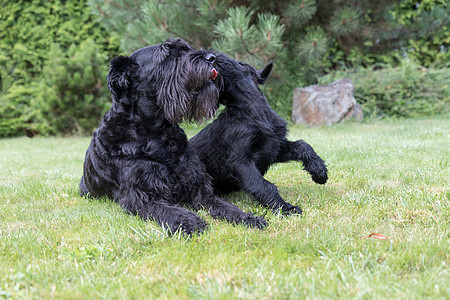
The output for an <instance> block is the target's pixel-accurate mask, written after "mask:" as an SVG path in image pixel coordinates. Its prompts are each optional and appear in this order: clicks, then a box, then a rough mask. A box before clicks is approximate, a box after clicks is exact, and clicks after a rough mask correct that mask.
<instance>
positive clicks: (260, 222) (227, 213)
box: [194, 195, 269, 229]
mask: <svg viewBox="0 0 450 300" xmlns="http://www.w3.org/2000/svg"><path fill="white" fill-rule="evenodd" d="M194 208H196V209H200V208H205V209H206V210H208V213H209V215H210V216H211V217H213V218H216V219H224V220H227V221H228V222H230V223H235V224H244V225H247V226H249V227H252V228H258V229H263V228H264V227H266V226H267V225H269V224H268V223H267V221H266V220H264V218H263V217H258V216H255V215H253V214H251V213H246V212H244V211H242V210H241V209H240V208H239V207H237V206H235V205H233V204H231V203H229V202H228V201H226V200H224V199H221V198H219V197H217V196H215V195H211V196H210V197H207V198H203V200H202V201H200V202H198V205H196V207H194Z"/></svg>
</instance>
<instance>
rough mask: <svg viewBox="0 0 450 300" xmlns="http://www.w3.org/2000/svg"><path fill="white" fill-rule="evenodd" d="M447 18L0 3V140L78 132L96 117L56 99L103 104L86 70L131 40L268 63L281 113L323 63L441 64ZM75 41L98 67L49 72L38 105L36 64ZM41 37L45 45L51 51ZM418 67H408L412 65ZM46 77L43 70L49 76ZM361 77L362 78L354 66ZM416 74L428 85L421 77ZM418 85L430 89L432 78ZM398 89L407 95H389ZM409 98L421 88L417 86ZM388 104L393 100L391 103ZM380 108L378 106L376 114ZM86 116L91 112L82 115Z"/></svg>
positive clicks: (267, 2)
mask: <svg viewBox="0 0 450 300" xmlns="http://www.w3.org/2000/svg"><path fill="white" fill-rule="evenodd" d="M87 3H88V4H89V6H88V5H87ZM93 14H95V15H93ZM449 16H450V5H449V4H447V2H446V1H445V0H401V1H396V0H381V1H371V0H339V1H335V0H321V1H317V0H284V1H275V0H226V1H224V0H159V1H147V0H109V1H102V0H67V1H45V0H32V1H25V0H18V1H7V2H2V3H1V4H0V137H1V136H15V135H20V134H25V133H26V134H28V135H30V136H32V135H35V134H36V133H41V134H42V133H57V134H67V133H70V134H73V133H75V132H76V133H81V134H85V133H88V132H90V129H88V127H89V126H92V125H93V124H96V122H97V120H98V116H97V115H95V114H94V115H95V116H94V115H92V114H91V113H90V112H89V111H87V112H86V113H85V114H84V115H82V114H77V113H75V112H77V111H78V110H79V109H84V108H83V107H82V106H79V107H78V108H77V109H75V107H74V109H73V110H70V109H64V110H66V113H64V114H59V113H57V112H56V111H57V110H58V109H61V107H60V106H59V105H62V103H65V104H64V105H70V103H77V104H79V105H81V103H85V105H87V106H88V107H91V105H93V106H94V107H96V108H97V109H99V110H100V111H102V110H103V108H104V105H105V103H103V104H102V103H99V102H98V101H106V102H109V101H107V100H106V99H107V98H108V97H109V93H107V91H106V89H103V88H100V89H99V90H98V91H95V92H92V88H93V87H92V86H91V87H89V86H90V85H94V87H95V86H96V85H95V84H96V83H97V82H102V87H104V78H105V75H106V74H105V73H103V74H102V72H104V71H94V70H101V69H102V68H103V67H106V66H107V63H108V60H109V59H110V58H111V57H113V56H115V55H117V54H119V53H120V52H121V51H123V53H125V54H127V53H130V52H131V51H133V50H135V49H137V48H140V47H142V46H146V45H151V44H156V43H160V42H163V41H164V40H165V39H166V38H167V37H169V36H180V37H183V38H184V39H185V40H186V41H187V42H189V43H190V44H192V45H194V46H195V47H197V48H209V47H213V48H214V49H216V50H219V51H224V52H225V53H227V54H229V55H230V56H232V57H234V58H236V59H239V60H243V61H246V62H249V63H251V64H252V65H254V66H256V67H263V66H264V65H265V64H266V63H267V62H268V61H269V60H272V61H274V63H275V70H274V72H273V74H272V75H271V78H270V80H269V81H268V83H267V84H266V85H265V86H263V87H262V89H263V92H264V93H265V95H266V96H267V98H268V99H269V102H270V104H271V105H272V107H273V108H274V109H275V110H276V111H277V112H278V113H279V114H280V115H282V116H283V117H284V118H285V119H289V115H290V112H291V102H292V90H293V88H295V87H299V86H306V85H309V84H313V83H316V82H318V80H319V78H320V77H321V76H323V75H327V74H330V75H329V76H330V77H333V76H334V75H333V73H335V72H338V73H336V74H342V75H344V74H346V73H345V72H346V70H348V69H353V70H359V71H360V72H363V73H364V72H366V71H365V70H370V69H371V67H372V66H373V65H377V66H378V67H377V68H378V69H380V68H382V69H383V68H385V67H387V68H388V70H386V72H387V73H392V72H391V71H392V70H393V69H395V68H399V69H398V70H400V69H401V68H403V67H404V66H405V65H406V64H405V63H404V61H405V60H406V61H412V62H413V63H415V64H417V65H418V66H421V67H423V68H427V69H429V67H430V66H432V68H431V69H432V70H438V69H440V68H445V67H448V64H447V62H448V61H450V54H449V51H448V50H449V49H448V48H449V45H450V30H449V23H450V17H449ZM87 39H91V40H92V41H94V42H95V45H94V44H92V45H93V46H92V47H96V51H97V52H98V56H96V57H95V58H93V57H91V58H92V59H93V61H95V64H97V63H98V64H101V66H95V67H94V66H92V72H93V73H90V74H89V75H87V74H85V72H88V71H86V70H81V69H80V68H79V67H77V68H78V69H77V70H78V71H77V73H78V74H84V75H83V76H81V77H80V78H81V81H82V82H80V83H79V85H80V86H82V88H80V90H79V91H76V89H78V88H75V87H76V84H74V81H76V78H78V77H70V76H69V75H64V76H63V74H62V71H61V72H60V73H59V75H58V76H60V79H58V80H62V78H65V79H64V80H66V81H67V82H72V83H73V84H74V85H72V87H71V88H70V89H69V90H70V92H68V93H66V94H65V95H64V96H63V98H64V99H61V101H60V103H59V104H58V105H56V107H55V108H50V106H52V105H54V103H53V102H52V101H53V100H49V102H48V105H43V103H44V102H45V101H46V100H47V99H44V98H45V97H44V96H43V95H47V96H48V97H49V98H48V99H55V98H54V97H53V96H55V95H58V93H59V94H60V92H58V91H57V90H58V87H57V85H56V86H54V85H53V84H54V80H56V77H55V76H57V75H55V76H53V75H50V74H45V72H48V70H49V68H50V67H47V68H45V67H44V65H45V64H47V66H49V65H52V64H54V65H57V63H56V62H55V61H56V60H57V58H55V57H53V56H52V55H61V59H62V60H67V59H68V60H71V57H72V56H74V55H75V54H76V53H75V52H76V51H81V52H82V53H83V51H86V50H82V49H81V48H80V47H78V46H79V45H80V44H81V43H83V42H84V41H86V40H87ZM94 42H92V43H94ZM52 44H55V46H53V48H52V49H53V50H51V45H52ZM56 45H58V46H56ZM72 45H73V46H72ZM119 47H120V49H119ZM55 49H59V50H58V51H59V52H55V51H56V50H55ZM69 49H71V50H69ZM74 49H77V50H74ZM69 51H71V54H70V55H69ZM74 51H75V52H74ZM91 54H92V53H91ZM75 56H77V55H75ZM81 56H82V55H81ZM77 57H80V55H78V56H77ZM70 64H71V63H69V62H67V64H66V65H65V66H64V67H63V66H61V68H65V70H66V71H68V72H70V70H73V69H72V68H73V67H74V65H75V64H76V63H75V62H74V63H72V64H71V65H72V66H69V65H70ZM380 66H381V67H380ZM421 67H417V68H416V67H414V68H413V69H414V70H420V69H421ZM389 68H390V69H389ZM342 70H344V71H342ZM396 70H397V69H396ZM89 72H90V71H89ZM342 72H344V73H342ZM367 72H369V71H367ZM399 72H400V71H399ZM403 72H406V70H403ZM400 73H401V72H400ZM352 74H356V73H352ZM376 74H381V73H380V72H377V73H376ZM419 74H421V73H419ZM85 75H86V76H85ZM52 76H53V79H51V78H50V77H52ZM74 76H75V75H74ZM339 76H340V75H339ZM361 76H362V78H365V75H364V74H362V75H361ZM354 77H355V78H358V77H359V76H358V75H354ZM89 78H90V79H92V80H93V81H92V82H91V83H90V84H88V83H87V81H88V79H89ZM58 80H56V81H58ZM64 80H63V81H64ZM380 80H382V79H380ZM439 80H444V82H443V83H442V86H446V85H448V84H449V83H448V81H445V80H448V78H445V77H442V76H441V77H439ZM72 83H71V84H72ZM417 83H418V84H419V83H420V84H422V85H423V84H432V81H430V80H425V81H420V82H417ZM437 85H439V84H437ZM403 87H404V86H401V87H399V89H400V88H403ZM374 88H375V89H374V90H373V93H372V90H371V89H370V88H369V89H366V90H365V93H367V97H365V98H370V99H374V101H375V100H376V101H378V100H379V99H381V98H380V97H378V96H376V95H375V94H376V93H378V92H376V87H374ZM422 88H423V89H427V90H435V91H436V89H434V85H431V86H421V87H420V89H422ZM52 89H54V91H51V90H52ZM86 89H87V94H88V95H94V96H93V97H95V98H96V100H95V101H94V100H92V101H93V102H95V104H93V102H92V101H88V100H87V99H88V98H89V97H90V96H86V98H83V100H81V101H80V99H81V98H80V97H81V96H80V94H81V93H82V92H83V91H86ZM100 90H102V91H103V90H104V92H105V93H106V94H107V96H104V95H101V96H100V94H98V93H100ZM437 91H438V92H436V93H434V95H435V96H433V97H437V99H439V101H444V103H445V101H447V102H448V97H449V95H448V89H437ZM439 93H444V94H439ZM445 93H447V94H445ZM378 94H379V93H378ZM404 94H406V95H407V94H408V93H401V94H396V95H398V96H400V95H404ZM50 95H53V96H50ZM418 95H423V94H422V93H421V92H420V93H418ZM60 96H61V94H60ZM55 97H57V96H55ZM58 97H59V96H58ZM97 98H98V99H97ZM361 99H362V98H361ZM86 101H87V102H89V103H90V104H87V103H86ZM380 101H381V100H380ZM398 101H399V102H400V104H401V103H402V101H403V100H402V99H398ZM57 102H58V101H57ZM369 103H372V101H363V103H362V104H363V105H364V106H366V111H372V108H373V107H384V106H385V105H389V104H390V103H392V102H388V103H384V104H381V103H379V104H377V105H372V106H370V107H369V106H368V105H369ZM63 107H66V106H63ZM100 107H102V108H100ZM66 108H67V107H66ZM52 110H54V111H53V112H51V111H52ZM387 110H389V109H387ZM387 110H386V109H383V110H382V111H381V110H380V111H379V112H380V113H383V114H385V113H386V111H387ZM400 111H401V110H398V109H392V110H391V112H392V114H393V115H399V116H409V115H410V114H408V113H405V112H400ZM406 111H411V110H410V109H406ZM423 111H424V112H427V111H429V109H428V108H427V109H424V110H423ZM397 112H398V114H397ZM418 112H419V111H416V112H415V113H414V114H416V113H418ZM67 113H70V114H72V113H73V114H72V115H71V117H70V118H71V119H72V120H74V119H79V118H81V119H79V120H78V121H77V123H78V125H75V127H73V126H72V125H73V124H72V125H69V124H68V127H67V128H63V127H64V126H63V127H60V126H59V125H56V124H58V123H59V124H62V123H64V122H66V121H67V120H68V119H66V117H67V118H68V116H67ZM64 115H65V116H66V117H63V116H64ZM388 115H391V113H388ZM91 117H92V120H87V119H86V118H91ZM58 118H61V119H60V120H57V119H58ZM70 118H69V119H70ZM85 119H86V120H85ZM82 123H84V124H85V125H81V124H82ZM88 124H89V125H88Z"/></svg>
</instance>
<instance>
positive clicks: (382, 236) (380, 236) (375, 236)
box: [362, 233, 390, 240]
mask: <svg viewBox="0 0 450 300" xmlns="http://www.w3.org/2000/svg"><path fill="white" fill-rule="evenodd" d="M368 238H374V239H377V240H389V239H390V238H389V237H388V236H385V235H382V234H379V233H371V234H369V235H368V236H366V237H363V238H362V239H368Z"/></svg>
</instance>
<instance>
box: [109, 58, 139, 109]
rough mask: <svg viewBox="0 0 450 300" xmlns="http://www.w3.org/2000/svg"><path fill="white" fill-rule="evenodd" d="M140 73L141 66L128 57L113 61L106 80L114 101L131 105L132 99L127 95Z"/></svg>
mask: <svg viewBox="0 0 450 300" xmlns="http://www.w3.org/2000/svg"><path fill="white" fill-rule="evenodd" d="M138 71H139V65H138V64H136V63H135V62H134V60H133V59H132V58H130V57H128V56H117V57H114V58H113V59H111V62H110V68H109V72H108V75H107V76H106V79H107V81H108V87H109V90H110V91H111V94H112V95H113V99H114V100H116V101H120V102H122V103H124V104H128V105H130V104H131V99H130V97H127V94H128V90H129V88H130V87H131V84H132V82H133V80H134V77H135V76H136V75H137V73H138Z"/></svg>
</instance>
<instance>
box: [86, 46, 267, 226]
mask: <svg viewBox="0 0 450 300" xmlns="http://www.w3.org/2000/svg"><path fill="white" fill-rule="evenodd" d="M215 58H216V57H215V55H214V54H213V53H211V52H208V51H201V50H200V51H197V50H195V49H193V48H191V47H190V46H189V45H188V44H186V43H185V42H184V41H183V40H181V39H169V40H167V41H166V42H165V43H164V44H159V45H155V46H150V47H145V48H142V49H139V50H137V51H136V52H134V53H132V54H131V55H130V56H129V57H127V56H119V57H116V58H113V59H112V60H111V66H110V70H109V73H108V76H107V80H108V86H109V89H110V91H111V94H112V100H113V103H112V107H111V109H110V110H109V112H107V113H106V115H105V116H104V118H103V120H102V122H101V124H100V126H99V128H98V129H97V130H96V131H95V132H94V134H93V137H92V141H91V144H90V146H89V148H88V149H87V152H86V158H85V162H84V173H83V177H82V178H81V182H80V189H81V195H88V196H92V197H101V196H108V197H111V198H113V199H114V200H115V201H117V202H119V203H120V205H121V206H122V207H123V208H124V209H126V210H127V211H129V212H131V213H133V214H138V215H139V216H140V217H142V218H143V219H150V220H155V221H156V222H157V223H159V224H160V225H162V226H163V227H168V228H169V229H170V230H171V231H172V232H174V231H176V230H178V229H180V230H182V231H183V232H184V233H187V234H192V233H194V232H201V231H203V230H204V229H205V226H206V225H207V224H206V222H204V221H203V220H202V219H201V218H200V217H199V216H198V215H197V214H195V213H193V212H191V211H189V210H187V209H186V208H184V207H182V206H181V205H183V204H184V205H188V206H190V207H191V208H193V209H202V208H205V209H207V210H208V212H209V214H210V215H211V216H212V217H215V218H221V219H226V220H227V221H229V222H233V223H244V224H246V225H249V226H251V227H257V228H263V227H265V226H266V225H267V222H266V221H265V220H264V219H263V218H261V217H256V216H254V215H251V214H248V213H245V212H243V211H241V210H240V209H239V208H237V207H236V206H234V205H232V204H231V203H229V202H227V201H225V200H223V199H221V198H219V197H217V196H215V195H214V193H213V188H212V184H211V178H210V176H209V175H208V174H207V173H206V170H205V166H204V165H203V164H202V163H201V162H200V160H199V159H198V157H197V155H196V154H195V152H194V151H193V150H192V149H191V148H190V147H189V145H188V142H187V138H186V135H185V134H184V132H183V130H182V129H181V128H180V127H179V126H178V125H177V123H179V122H180V121H182V120H183V119H186V120H202V119H204V118H208V117H211V116H212V115H213V114H214V112H215V110H216V109H217V107H218V99H219V91H220V89H221V88H222V76H221V75H218V74H217V71H216V69H215V68H214V61H215Z"/></svg>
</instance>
